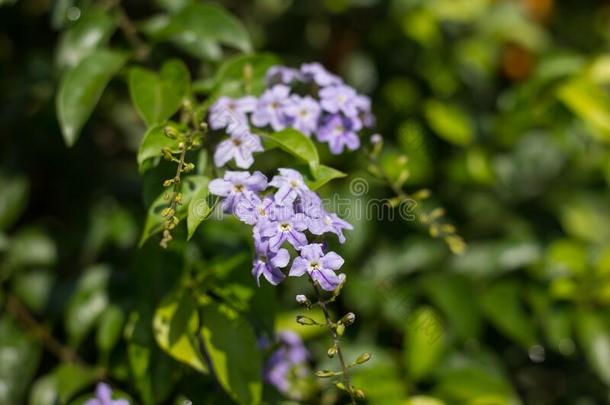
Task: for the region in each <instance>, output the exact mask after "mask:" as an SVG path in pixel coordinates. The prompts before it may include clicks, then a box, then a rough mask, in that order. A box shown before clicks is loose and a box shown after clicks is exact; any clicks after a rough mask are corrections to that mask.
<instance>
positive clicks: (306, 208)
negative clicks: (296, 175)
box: [294, 189, 326, 218]
mask: <svg viewBox="0 0 610 405" xmlns="http://www.w3.org/2000/svg"><path fill="white" fill-rule="evenodd" d="M294 210H295V212H299V213H303V214H305V215H306V216H307V217H309V218H320V217H322V216H323V215H326V210H324V206H323V204H322V199H321V198H320V196H319V195H318V193H316V192H314V191H311V190H309V189H308V190H304V191H302V192H301V193H300V194H299V196H298V197H297V199H296V200H295V201H294Z"/></svg>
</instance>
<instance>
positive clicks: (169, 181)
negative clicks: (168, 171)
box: [163, 179, 174, 187]
mask: <svg viewBox="0 0 610 405" xmlns="http://www.w3.org/2000/svg"><path fill="white" fill-rule="evenodd" d="M172 184H174V179H167V180H165V181H164V182H163V187H169V186H171V185H172Z"/></svg>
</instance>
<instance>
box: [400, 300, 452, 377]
mask: <svg viewBox="0 0 610 405" xmlns="http://www.w3.org/2000/svg"><path fill="white" fill-rule="evenodd" d="M445 335H446V334H445V330H444V327H443V325H442V323H441V319H440V317H439V315H438V314H437V313H436V311H434V310H433V309H432V308H427V307H423V308H420V309H418V310H416V311H415V312H414V313H413V314H412V315H411V317H410V319H409V322H408V323H407V325H406V330H405V338H404V346H405V351H404V353H405V358H404V360H405V367H406V368H407V370H408V372H409V375H410V376H411V377H412V378H413V379H414V380H416V381H417V380H420V379H422V378H423V377H425V376H427V375H428V374H430V372H432V371H433V370H434V368H435V367H436V365H437V364H438V362H439V361H440V360H441V357H442V355H443V353H444V351H445V346H446V344H447V342H446V336H445Z"/></svg>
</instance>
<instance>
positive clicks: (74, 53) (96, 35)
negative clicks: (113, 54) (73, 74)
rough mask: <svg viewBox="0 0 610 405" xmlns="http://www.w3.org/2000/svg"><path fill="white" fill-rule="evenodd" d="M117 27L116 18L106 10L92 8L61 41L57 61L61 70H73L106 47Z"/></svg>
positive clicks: (64, 34)
mask: <svg viewBox="0 0 610 405" xmlns="http://www.w3.org/2000/svg"><path fill="white" fill-rule="evenodd" d="M116 27H117V21H116V18H114V17H112V16H111V14H110V13H108V12H107V11H105V10H102V9H99V8H95V7H92V8H90V9H89V10H88V11H86V12H85V14H84V15H83V16H82V17H81V18H80V19H79V20H78V21H77V22H76V23H75V24H74V25H73V26H72V27H70V29H68V30H67V31H65V32H64V33H63V34H62V36H61V39H60V40H59V46H58V49H57V54H56V60H57V64H58V65H59V67H61V68H69V69H70V68H73V67H74V66H76V65H78V64H79V62H80V61H81V60H83V59H84V58H85V57H87V56H88V55H90V54H91V53H92V52H93V51H95V50H96V49H97V48H99V47H100V46H102V45H105V44H106V43H107V42H108V40H109V39H110V37H111V36H112V33H113V32H114V30H115V29H116Z"/></svg>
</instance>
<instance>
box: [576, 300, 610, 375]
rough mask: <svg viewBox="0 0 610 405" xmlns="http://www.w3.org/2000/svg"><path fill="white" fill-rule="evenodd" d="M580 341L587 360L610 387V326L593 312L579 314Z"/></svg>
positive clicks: (578, 333) (578, 332)
mask: <svg viewBox="0 0 610 405" xmlns="http://www.w3.org/2000/svg"><path fill="white" fill-rule="evenodd" d="M576 329H577V335H578V340H579V342H580V345H581V347H582V349H583V351H584V352H585V356H586V357H587V360H588V361H589V363H590V364H591V366H592V367H593V369H594V370H595V372H596V373H597V375H598V376H599V378H600V379H601V380H602V381H604V382H605V383H606V385H610V326H609V325H608V323H607V321H606V320H605V319H604V318H603V317H602V316H600V315H598V314H597V313H595V312H593V311H585V310H582V311H580V312H579V313H578V314H577V318H576Z"/></svg>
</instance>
